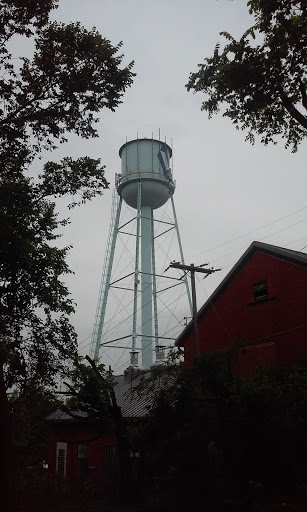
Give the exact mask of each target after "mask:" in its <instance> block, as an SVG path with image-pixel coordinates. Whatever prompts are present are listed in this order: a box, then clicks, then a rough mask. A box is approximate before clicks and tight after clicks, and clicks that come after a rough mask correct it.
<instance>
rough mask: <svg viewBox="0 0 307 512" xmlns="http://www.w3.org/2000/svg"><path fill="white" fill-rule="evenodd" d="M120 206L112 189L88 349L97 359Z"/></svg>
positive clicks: (115, 192)
mask: <svg viewBox="0 0 307 512" xmlns="http://www.w3.org/2000/svg"><path fill="white" fill-rule="evenodd" d="M121 206H122V199H121V198H120V199H119V203H118V195H117V191H116V190H114V192H113V202H112V217H111V224H110V230H109V237H108V244H107V250H106V255H105V260H104V269H103V273H102V279H101V285H100V291H99V298H98V305H97V310H96V316H95V323H94V330H93V335H92V342H91V349H90V354H91V357H92V358H93V359H95V360H97V359H98V357H99V349H100V343H101V337H102V329H103V324H104V317H105V312H106V307H107V300H108V295H109V289H110V281H111V272H112V267H113V260H114V251H115V245H116V239H117V233H118V224H119V218H120V212H121Z"/></svg>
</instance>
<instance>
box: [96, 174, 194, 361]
mask: <svg viewBox="0 0 307 512" xmlns="http://www.w3.org/2000/svg"><path fill="white" fill-rule="evenodd" d="M137 192H138V193H137V214H136V217H134V219H131V220H130V221H128V222H126V223H125V224H123V225H121V226H119V221H120V216H121V206H122V199H121V198H120V196H119V194H118V192H117V189H114V191H113V196H112V211H111V222H110V229H109V235H108V240H107V247H106V254H105V259H104V267H103V272H102V279H101V286H100V291H99V297H98V304H97V309H96V315H95V323H94V330H93V334H92V341H91V349H90V356H91V357H92V358H93V359H96V360H97V359H98V357H99V350H100V347H101V346H103V345H105V344H106V345H108V344H109V343H110V342H106V343H103V342H102V333H103V327H104V320H105V313H106V307H107V299H108V293H109V289H110V288H111V287H112V288H121V289H124V290H129V289H130V288H126V287H125V286H123V287H122V286H115V284H118V283H119V282H120V281H122V280H124V279H125V278H127V277H129V276H130V275H133V274H134V286H133V292H134V293H133V295H134V298H133V313H132V332H131V334H130V336H131V338H132V343H131V351H132V352H131V353H132V354H134V353H135V354H136V343H137V339H138V338H142V340H143V343H142V345H143V344H144V342H145V343H146V344H148V341H149V340H150V339H152V340H154V345H155V347H158V346H159V340H160V338H161V337H160V336H159V332H158V308H157V294H158V293H161V292H163V291H165V290H168V289H170V288H172V287H174V286H178V285H179V284H183V283H184V284H185V286H186V290H187V298H188V302H189V305H190V309H191V310H192V301H191V295H190V289H189V285H188V280H187V277H186V275H185V276H184V278H183V279H182V278H181V279H176V278H170V277H167V276H164V275H160V274H156V262H155V238H158V237H160V236H162V235H164V234H166V233H167V232H168V231H170V230H172V229H175V231H176V235H177V242H178V246H179V251H180V256H181V260H182V261H184V260H183V251H182V245H181V240H180V234H179V229H178V223H177V216H176V211H175V205H174V201H173V198H172V197H171V204H172V213H173V222H165V221H162V220H159V219H155V218H154V216H153V212H149V211H148V208H142V206H141V204H142V184H141V180H140V181H139V182H138V191H137ZM133 220H136V233H135V234H134V233H126V232H122V228H123V227H124V226H126V225H127V224H129V223H130V222H132V221H133ZM142 222H143V224H144V226H145V231H150V232H151V233H150V242H149V240H147V242H148V244H147V243H145V247H146V246H147V245H148V246H149V247H150V246H151V251H150V252H148V253H146V254H145V253H144V241H143V240H142V237H141V227H142ZM156 222H158V223H161V224H165V225H166V226H167V225H168V226H169V228H167V229H166V230H165V231H163V232H162V233H159V234H158V235H156V236H155V233H154V224H155V223H156ZM145 223H146V224H145ZM144 226H143V231H144ZM149 227H150V230H149V229H148V228H149ZM119 233H123V234H126V235H131V236H134V237H135V238H136V246H135V262H134V263H135V266H134V272H131V273H130V274H128V275H126V276H123V277H121V278H119V279H116V280H115V281H113V282H111V274H112V267H113V260H114V252H115V247H116V242H117V235H118V234H119ZM143 235H144V233H143ZM141 242H143V244H142V243H141ZM141 245H142V253H143V259H145V261H148V260H149V259H150V260H151V265H150V268H148V270H147V271H146V269H145V268H144V269H143V267H144V262H142V265H141V266H142V269H140V253H141ZM144 255H145V256H144ZM146 264H147V263H146ZM145 266H146V265H145ZM142 270H143V271H142ZM146 275H147V276H148V277H149V276H151V277H150V279H149V281H150V280H151V284H150V282H149V285H150V286H149V285H148V283H146V282H145V283H144V284H142V285H141V286H142V288H144V289H145V294H146V292H147V295H148V297H147V298H146V299H145V300H142V302H143V304H142V305H141V311H142V326H143V325H146V324H148V325H149V324H150V323H151V321H153V328H154V329H153V331H154V332H153V333H152V331H151V329H152V328H149V329H147V331H148V332H146V333H145V331H144V332H143V335H142V334H140V333H138V331H137V313H138V299H139V294H140V290H139V285H140V280H142V281H144V279H145V280H147V281H148V278H146ZM157 277H160V278H167V279H173V280H174V281H179V282H177V284H174V285H171V286H168V287H166V288H162V289H161V290H157V282H156V279H157ZM148 286H149V289H150V290H151V291H150V292H149V289H148ZM148 292H149V294H148ZM150 296H151V297H152V298H151V299H150ZM151 300H152V305H153V311H152V310H151V309H149V308H148V307H147V306H148V304H149V303H151ZM143 309H144V310H146V309H147V310H148V311H147V313H145V316H144V314H143V313H144V312H143ZM146 315H147V316H146ZM142 330H144V329H143V327H142ZM145 330H146V329H145ZM130 336H129V335H128V336H124V337H122V338H119V339H124V338H128V337H130ZM162 338H163V337H162ZM146 340H147V341H146ZM113 341H115V340H113ZM151 364H152V363H151Z"/></svg>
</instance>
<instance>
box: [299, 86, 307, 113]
mask: <svg viewBox="0 0 307 512" xmlns="http://www.w3.org/2000/svg"><path fill="white" fill-rule="evenodd" d="M299 87H300V91H301V95H302V105H303V107H305V109H306V110H307V94H306V87H305V85H304V84H303V82H302V80H300V85H299Z"/></svg>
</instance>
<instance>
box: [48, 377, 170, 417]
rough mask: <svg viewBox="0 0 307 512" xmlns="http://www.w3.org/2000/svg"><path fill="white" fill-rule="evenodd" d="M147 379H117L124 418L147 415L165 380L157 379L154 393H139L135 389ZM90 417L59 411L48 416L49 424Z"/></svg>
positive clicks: (84, 414)
mask: <svg viewBox="0 0 307 512" xmlns="http://www.w3.org/2000/svg"><path fill="white" fill-rule="evenodd" d="M144 375H145V377H146V372H141V373H139V374H138V375H136V376H135V375H133V374H132V375H131V378H128V379H127V377H126V378H125V376H124V375H118V376H116V377H114V378H115V381H116V384H115V387H114V391H115V396H116V401H117V405H118V406H119V407H120V408H121V413H122V416H123V418H126V419H132V418H142V417H144V416H145V415H146V414H147V409H148V406H150V404H151V403H152V402H153V399H154V396H155V393H156V392H157V391H158V390H159V389H161V386H162V385H163V378H162V379H157V384H156V386H155V390H154V391H150V390H147V391H144V392H142V393H138V392H136V391H134V389H135V388H136V387H137V386H138V384H140V381H141V379H143V378H144ZM87 417H88V415H87V414H86V413H85V412H83V411H77V412H74V413H73V414H69V413H68V412H64V411H62V410H61V409H57V410H56V411H54V412H53V413H52V414H49V416H47V418H46V421H48V422H65V423H68V422H71V423H75V422H78V421H80V420H84V419H85V418H87Z"/></svg>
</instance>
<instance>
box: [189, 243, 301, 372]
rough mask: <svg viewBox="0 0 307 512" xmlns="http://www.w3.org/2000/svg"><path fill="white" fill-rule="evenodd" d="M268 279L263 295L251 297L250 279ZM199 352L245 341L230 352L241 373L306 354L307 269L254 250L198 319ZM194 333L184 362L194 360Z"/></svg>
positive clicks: (227, 346) (254, 281) (298, 357)
mask: <svg viewBox="0 0 307 512" xmlns="http://www.w3.org/2000/svg"><path fill="white" fill-rule="evenodd" d="M264 280H266V281H267V284H268V300H264V301H259V302H254V296H253V284H255V283H257V282H259V281H264ZM199 343H200V352H201V353H203V352H208V351H212V350H219V349H225V348H230V347H234V346H240V345H244V348H240V349H239V350H238V352H237V353H236V354H235V356H234V366H235V367H236V368H237V371H238V372H239V373H240V374H242V375H247V374H249V373H251V371H252V369H253V368H255V366H261V365H270V364H278V365H285V364H288V362H289V361H290V360H291V361H292V360H294V359H301V358H306V357H307V269H306V268H305V267H303V266H300V265H297V264H294V263H289V262H287V261H284V260H282V259H279V258H278V257H275V256H271V255H268V254H265V253H264V252H261V251H257V252H255V253H254V254H253V255H252V256H251V258H250V260H248V261H247V263H246V264H245V265H244V267H243V268H242V269H241V270H240V272H239V273H238V274H237V275H236V276H235V277H234V279H233V280H232V281H231V282H230V284H229V285H228V286H227V288H226V289H225V290H224V291H223V292H222V293H221V295H220V296H219V297H218V298H217V299H216V302H215V303H214V306H213V307H211V308H209V309H208V310H207V311H206V312H205V313H204V316H203V317H202V318H200V320H199ZM193 358H194V337H193V332H192V333H191V334H190V336H189V337H188V338H187V339H186V341H185V364H186V365H187V366H192V365H193Z"/></svg>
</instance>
